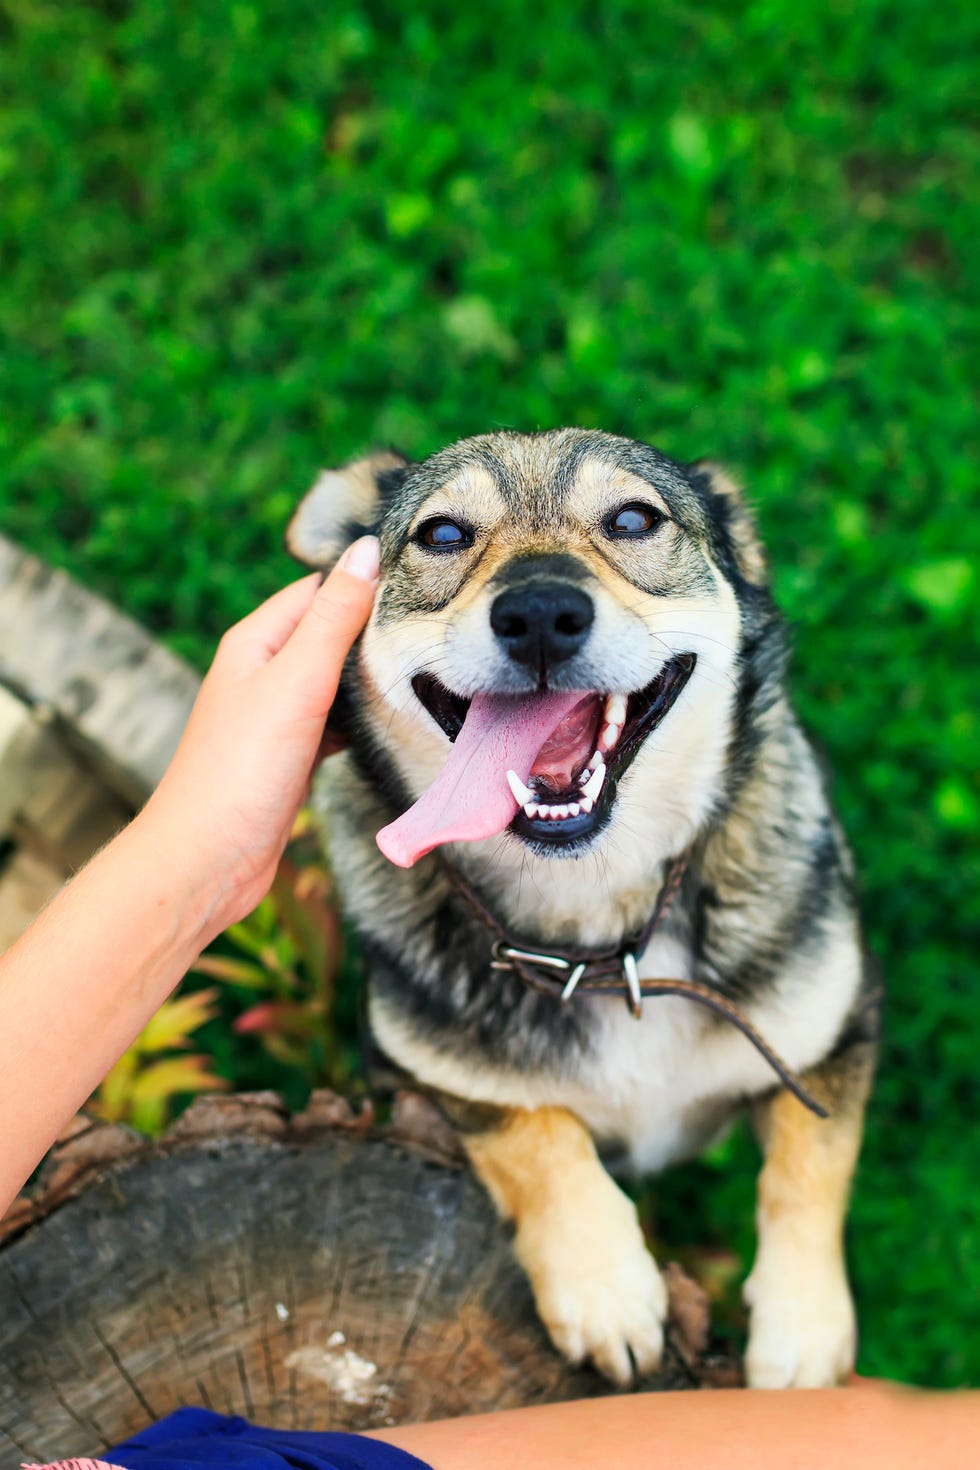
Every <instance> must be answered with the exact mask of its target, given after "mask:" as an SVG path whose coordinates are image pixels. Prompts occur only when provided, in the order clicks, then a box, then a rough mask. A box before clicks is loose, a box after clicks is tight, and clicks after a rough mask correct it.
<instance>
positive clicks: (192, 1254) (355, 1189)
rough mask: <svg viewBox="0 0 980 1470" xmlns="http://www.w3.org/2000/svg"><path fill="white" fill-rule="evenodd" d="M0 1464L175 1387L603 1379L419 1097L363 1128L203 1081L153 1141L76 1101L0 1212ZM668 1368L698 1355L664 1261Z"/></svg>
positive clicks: (690, 1289) (405, 1386)
mask: <svg viewBox="0 0 980 1470" xmlns="http://www.w3.org/2000/svg"><path fill="white" fill-rule="evenodd" d="M0 1234H2V1235H5V1237H6V1239H5V1241H4V1243H3V1245H2V1247H0V1364H2V1369H0V1463H2V1464H4V1465H7V1464H17V1463H19V1461H20V1460H23V1459H31V1458H35V1459H40V1460H44V1459H49V1458H54V1457H57V1456H67V1455H82V1454H94V1453H98V1452H99V1451H101V1450H104V1449H105V1448H106V1447H108V1446H109V1445H111V1444H113V1443H114V1442H117V1441H119V1440H120V1439H122V1438H124V1437H125V1436H127V1435H129V1434H132V1433H133V1432H135V1431H136V1430H137V1429H139V1428H140V1427H142V1426H144V1425H145V1424H147V1423H149V1422H151V1421H152V1420H153V1419H155V1418H159V1417H161V1416H163V1415H165V1414H167V1413H169V1412H170V1411H171V1410H173V1409H174V1408H176V1407H178V1406H179V1405H181V1404H202V1405H204V1406H210V1407H213V1408H214V1409H217V1410H218V1411H220V1412H222V1413H243V1414H246V1415H247V1416H249V1417H251V1418H253V1419H255V1420H257V1421H258V1422H260V1423H265V1424H272V1425H276V1426H291V1427H296V1428H321V1429H322V1428H330V1427H335V1428H366V1427H371V1426H379V1425H385V1424H393V1423H404V1422H409V1421H418V1420H425V1419H433V1418H441V1417H445V1416H449V1415H457V1414H471V1413H479V1412H484V1411H487V1410H492V1409H494V1408H504V1407H516V1406H518V1405H526V1404H534V1403H542V1402H546V1401H553V1400H558V1399H567V1398H573V1397H588V1396H594V1395H597V1394H603V1393H607V1392H609V1391H610V1390H609V1386H608V1385H607V1384H606V1383H604V1382H603V1380H601V1379H600V1378H599V1377H598V1376H597V1375H596V1374H595V1373H593V1372H592V1371H591V1370H590V1369H588V1368H573V1367H571V1366H569V1365H568V1364H566V1363H565V1362H563V1361H562V1359H561V1358H560V1357H559V1356H558V1355H557V1354H556V1353H555V1351H554V1350H553V1348H552V1347H551V1345H550V1343H549V1342H548V1340H547V1337H546V1336H545V1333H544V1331H543V1329H542V1327H541V1326H540V1324H539V1322H538V1320H537V1318H536V1316H535V1312H534V1307H533V1303H532V1301H531V1296H530V1291H529V1289H528V1285H527V1282H526V1280H525V1278H524V1275H523V1273H522V1271H521V1270H520V1268H519V1267H518V1266H517V1263H516V1261H515V1260H514V1257H513V1254H512V1252H511V1250H510V1246H509V1242H508V1238H507V1233H506V1231H505V1229H504V1228H503V1227H502V1226H501V1225H500V1224H499V1222H498V1221H497V1220H496V1218H495V1215H494V1211H493V1208H492V1206H491V1204H490V1202H489V1200H488V1199H487V1197H486V1195H485V1194H484V1192H483V1191H482V1189H481V1188H480V1187H479V1186H478V1184H477V1183H476V1181H475V1180H474V1179H473V1178H472V1177H471V1175H470V1174H469V1172H468V1170H466V1169H465V1168H464V1167H463V1166H462V1164H461V1162H460V1158H459V1153H458V1148H457V1146H456V1144H455V1142H454V1139H453V1137H452V1135H451V1133H449V1132H448V1131H447V1129H446V1127H445V1125H444V1124H443V1123H442V1122H441V1120H440V1118H439V1116H438V1115H437V1114H435V1113H434V1112H433V1110H432V1109H431V1108H430V1106H429V1105H428V1104H427V1103H425V1102H423V1101H422V1100H421V1099H419V1098H415V1097H412V1096H408V1097H404V1098H402V1099H401V1101H400V1104H399V1106H398V1107H397V1108H396V1111H395V1117H394V1120H393V1123H392V1124H391V1125H390V1126H389V1127H388V1128H387V1129H385V1130H379V1129H377V1128H375V1127H374V1126H373V1124H372V1122H371V1119H370V1115H369V1114H368V1115H364V1116H362V1117H355V1116H353V1115H352V1114H351V1112H350V1110H349V1108H348V1107H347V1105H346V1104H345V1103H344V1102H342V1100H341V1099H339V1098H336V1097H334V1096H333V1095H332V1094H325V1093H317V1094H314V1097H313V1100H312V1102H311V1105H310V1107H309V1108H308V1109H307V1111H306V1112H305V1113H303V1114H300V1115H299V1116H297V1117H295V1118H292V1119H289V1118H287V1117H286V1115H285V1113H284V1111H283V1108H282V1106H281V1103H280V1102H279V1100H278V1099H277V1098H275V1097H274V1096H272V1095H270V1094H255V1095H253V1096H251V1097H244V1098H241V1097H240V1098H222V1099H215V1098H209V1099H204V1100H201V1101H200V1102H199V1103H197V1104H196V1105H195V1106H194V1107H193V1108H192V1109H191V1110H190V1112H189V1113H187V1114H185V1116H184V1118H183V1119H182V1120H181V1121H180V1123H179V1124H178V1125H177V1126H176V1127H175V1128H174V1129H173V1130H171V1133H170V1134H169V1135H168V1136H167V1137H166V1138H165V1139H163V1140H161V1141H160V1142H158V1143H156V1144H150V1143H147V1142H146V1141H145V1140H141V1139H139V1138H137V1137H136V1136H135V1135H133V1134H132V1133H129V1132H128V1131H127V1130H125V1129H121V1128H118V1127H108V1126H106V1125H90V1126H87V1125H85V1124H84V1123H81V1122H79V1121H78V1120H76V1123H75V1125H74V1126H73V1129H72V1134H71V1136H70V1137H68V1138H67V1139H66V1140H65V1142H64V1143H63V1144H62V1146H61V1148H60V1149H59V1150H56V1151H55V1154H54V1155H53V1156H52V1158H51V1159H50V1160H49V1163H48V1165H47V1168H46V1172H45V1175H44V1176H43V1178H42V1182H41V1185H40V1187H39V1189H38V1190H37V1191H36V1192H35V1195H34V1197H33V1198H32V1199H23V1200H22V1201H20V1202H19V1203H18V1204H17V1205H15V1207H14V1209H13V1211H12V1212H11V1213H10V1214H9V1215H8V1217H7V1219H6V1220H5V1221H4V1222H3V1226H2V1227H0ZM668 1280H669V1283H670V1287H671V1302H672V1322H671V1325H670V1328H669V1334H668V1350H667V1353H666V1356H665V1363H664V1368H663V1371H662V1373H661V1375H660V1377H659V1378H658V1379H657V1380H656V1382H651V1383H648V1384H645V1385H644V1386H645V1387H651V1388H656V1387H659V1388H663V1387H673V1388H676V1387H695V1386H704V1385H706V1384H710V1383H716V1382H717V1383H723V1382H727V1383H730V1382H733V1381H737V1374H736V1373H735V1370H734V1369H733V1367H732V1365H731V1364H730V1363H723V1362H720V1361H718V1360H714V1359H711V1358H710V1357H708V1356H707V1355H706V1343H707V1330H708V1320H707V1306H706V1302H705V1299H704V1297H703V1294H701V1292H700V1290H699V1288H697V1287H695V1286H694V1284H693V1283H692V1282H690V1281H689V1280H688V1279H687V1278H686V1277H684V1276H683V1274H682V1273H681V1272H680V1271H679V1270H678V1269H677V1268H669V1274H668Z"/></svg>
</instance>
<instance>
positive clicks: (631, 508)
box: [602, 500, 666, 537]
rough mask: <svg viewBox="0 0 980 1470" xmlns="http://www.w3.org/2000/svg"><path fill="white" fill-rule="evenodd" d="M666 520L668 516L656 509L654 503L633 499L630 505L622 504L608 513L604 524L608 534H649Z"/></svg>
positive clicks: (623, 535) (627, 535)
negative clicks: (649, 503) (644, 502)
mask: <svg viewBox="0 0 980 1470" xmlns="http://www.w3.org/2000/svg"><path fill="white" fill-rule="evenodd" d="M665 520H666V516H664V515H662V514H661V513H660V511H659V510H654V508H653V506H652V505H644V504H643V502H642V501H641V500H631V501H630V502H629V504H628V505H621V506H620V507H619V509H618V510H614V511H612V512H611V513H610V514H609V515H607V516H606V519H605V520H604V521H603V523H602V524H603V528H604V530H605V532H606V535H607V536H621V537H629V536H648V535H649V534H650V532H651V531H655V530H656V529H657V527H658V526H659V525H660V524H661V523H662V522H663V521H665Z"/></svg>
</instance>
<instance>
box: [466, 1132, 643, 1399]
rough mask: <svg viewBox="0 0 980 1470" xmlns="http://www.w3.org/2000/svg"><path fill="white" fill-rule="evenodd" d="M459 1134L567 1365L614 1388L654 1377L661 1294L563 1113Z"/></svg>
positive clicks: (612, 1195) (584, 1137)
mask: <svg viewBox="0 0 980 1470" xmlns="http://www.w3.org/2000/svg"><path fill="white" fill-rule="evenodd" d="M499 1118H500V1121H499V1123H498V1124H496V1126H493V1127H492V1128H490V1129H488V1130H487V1131H484V1132H480V1133H470V1134H467V1135H464V1138H463V1142H464V1144H465V1146H466V1150H467V1152H468V1154H469V1156H470V1159H471V1161H472V1163H473V1167H474V1169H475V1170H476V1172H477V1174H478V1175H479V1177H480V1179H481V1180H482V1181H483V1183H484V1184H485V1186H486V1188H487V1189H488V1191H489V1193H490V1195H491V1197H492V1198H493V1200H494V1203H495V1204H496V1206H497V1208H498V1210H499V1211H500V1213H501V1215H503V1216H504V1218H505V1219H510V1220H513V1221H514V1225H515V1231H516V1233H515V1237H514V1248H515V1250H516V1252H517V1256H518V1259H519V1260H520V1262H521V1265H522V1266H523V1267H524V1269H525V1271H526V1272H527V1274H528V1276H529V1278H530V1281H531V1286H532V1288H533V1290H534V1299H535V1302H536V1303H537V1308H538V1312H539V1314H540V1317H541V1320H542V1322H543V1323H544V1325H545V1327H546V1328H547V1329H548V1332H549V1334H550V1336H551V1340H552V1342H553V1343H554V1344H555V1346H556V1347H557V1348H558V1350H559V1352H561V1353H564V1355H565V1356H566V1357H567V1358H569V1359H570V1360H571V1361H572V1362H576V1363H577V1362H580V1361H581V1360H582V1359H584V1358H587V1357H588V1358H591V1359H592V1361H593V1363H594V1364H595V1366H596V1367H597V1368H598V1369H599V1371H600V1372H601V1373H604V1374H605V1376H606V1377H607V1378H610V1379H612V1381H613V1382H614V1383H618V1384H622V1385H624V1386H625V1385H628V1384H630V1383H631V1382H632V1380H633V1372H634V1365H635V1368H636V1371H637V1372H639V1373H640V1374H644V1373H649V1372H652V1371H653V1370H654V1369H655V1368H656V1367H657V1366H658V1365H659V1363H660V1356H661V1352H662V1350H663V1322H664V1318H665V1316H666V1313H667V1293H666V1290H665V1288H664V1284H663V1281H662V1279H661V1276H660V1272H659V1271H658V1270H657V1266H656V1263H655V1261H654V1260H653V1257H652V1256H651V1255H650V1253H649V1251H648V1250H647V1248H646V1245H645V1244H644V1241H643V1235H642V1232H641V1230H640V1225H639V1221H638V1220H637V1217H636V1208H635V1206H634V1205H633V1203H632V1201H631V1200H629V1199H628V1198H627V1197H626V1195H625V1194H623V1192H622V1190H621V1189H620V1188H619V1187H618V1186H617V1185H616V1184H615V1183H614V1182H613V1180H612V1179H611V1178H610V1177H609V1175H608V1174H607V1173H606V1171H605V1169H604V1168H603V1167H602V1164H601V1163H600V1162H599V1157H598V1155H597V1154H596V1150H595V1145H594V1144H593V1142H592V1139H591V1137H590V1135H589V1133H588V1131H587V1130H586V1128H585V1127H584V1126H583V1125H582V1124H581V1123H580V1122H579V1120H578V1119H577V1118H576V1117H575V1116H574V1115H573V1114H572V1113H569V1112H567V1111H566V1110H565V1109H564V1108H537V1109H534V1110H533V1111H525V1110H523V1109H514V1110H506V1111H501V1113H500V1114H499Z"/></svg>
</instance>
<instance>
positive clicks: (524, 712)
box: [377, 692, 583, 868]
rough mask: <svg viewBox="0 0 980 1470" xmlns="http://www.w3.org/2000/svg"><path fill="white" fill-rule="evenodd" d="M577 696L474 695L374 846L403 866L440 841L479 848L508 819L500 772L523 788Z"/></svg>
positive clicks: (511, 812) (511, 804) (510, 802)
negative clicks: (438, 756)
mask: <svg viewBox="0 0 980 1470" xmlns="http://www.w3.org/2000/svg"><path fill="white" fill-rule="evenodd" d="M582 698H583V695H582V694H581V693H574V692H572V693H554V694H548V693H545V694H529V695H510V694H477V695H475V696H474V698H473V701H472V703H471V704H470V707H469V709H468V710H467V712H466V719H465V720H464V722H463V728H462V730H460V732H459V734H458V735H457V737H456V743H455V744H454V745H453V748H452V750H451V751H450V752H449V758H448V760H447V761H446V764H445V765H444V766H443V768H442V770H441V771H440V772H439V775H438V776H437V777H436V779H435V780H434V781H433V783H432V785H431V786H430V787H429V789H428V790H427V791H424V792H423V793H422V795H421V796H420V797H419V799H418V801H417V802H416V803H415V805H414V806H412V807H409V809H408V811H407V812H406V813H405V814H404V816H401V817H399V818H398V820H397V821H396V822H392V823H391V824H390V825H389V826H387V827H382V829H381V831H380V832H379V833H378V839H377V840H378V846H379V847H380V849H381V851H382V852H383V853H384V855H385V857H386V858H389V859H390V861H391V862H393V863H397V864H398V866H399V867H400V868H410V867H411V866H412V864H413V863H416V862H418V860H419V858H420V857H424V856H425V854H426V853H427V852H431V851H432V849H433V848H434V847H438V846H439V844H440V843H442V842H478V841H479V840H480V838H481V837H493V836H495V835H496V833H498V832H502V831H503V830H504V828H505V827H507V826H508V825H509V824H510V823H511V822H512V821H513V819H514V816H515V814H516V812H517V800H516V798H515V796H514V794H513V792H512V791H511V789H510V787H509V786H508V785H507V772H508V771H516V772H517V774H518V776H520V778H521V780H522V781H524V782H526V781H527V778H528V776H529V775H530V773H531V766H532V765H533V764H534V758H535V756H536V755H537V753H538V751H539V750H540V749H541V747H542V745H543V744H544V743H545V741H546V740H547V739H548V736H549V735H550V734H551V733H552V731H553V730H554V729H555V728H556V726H558V725H560V724H561V722H562V720H563V719H564V718H565V716H566V715H567V714H568V713H569V711H570V710H572V709H574V707H575V705H576V704H579V703H580V702H581V700H582Z"/></svg>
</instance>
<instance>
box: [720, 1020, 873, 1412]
mask: <svg viewBox="0 0 980 1470" xmlns="http://www.w3.org/2000/svg"><path fill="white" fill-rule="evenodd" d="M871 1074H872V1056H871V1051H870V1048H867V1047H864V1046H855V1047H853V1048H851V1049H850V1050H849V1051H848V1052H847V1053H846V1054H845V1055H844V1056H842V1057H839V1058H835V1059H834V1060H833V1061H832V1062H828V1063H826V1064H825V1065H824V1066H823V1067H822V1068H818V1069H816V1070H815V1071H814V1072H812V1073H810V1074H809V1076H808V1079H807V1080H808V1082H809V1083H810V1085H811V1086H812V1088H813V1090H814V1092H815V1093H816V1095H817V1096H818V1097H820V1098H821V1100H822V1101H824V1102H825V1103H826V1105H827V1106H828V1107H829V1108H830V1109H831V1115H830V1117H829V1118H817V1117H815V1116H814V1114H812V1113H810V1112H808V1111H807V1109H806V1108H804V1107H803V1105H802V1103H800V1102H798V1101H797V1099H796V1098H795V1097H793V1096H792V1094H790V1093H788V1092H786V1091H780V1092H777V1093H776V1094H775V1095H774V1096H773V1097H772V1098H770V1099H767V1100H766V1101H764V1102H761V1103H759V1104H757V1106H756V1109H755V1121H756V1125H757V1128H758V1130H759V1135H760V1140H761V1142H762V1146H763V1150H764V1153H765V1163H764V1165H763V1169H762V1173H761V1174H760V1176H759V1185H758V1197H757V1216H756V1220H757V1227H758V1249H757V1253H756V1259H755V1265H754V1267H753V1269H752V1274H751V1276H750V1277H749V1279H748V1281H747V1282H746V1283H745V1300H746V1302H748V1304H749V1306H750V1307H751V1319H750V1328H749V1346H748V1352H747V1354H746V1360H745V1370H746V1378H747V1380H748V1384H749V1387H751V1388H791V1387H792V1388H827V1387H830V1386H832V1385H834V1384H836V1383H841V1382H842V1381H843V1380H844V1379H845V1378H846V1377H847V1375H848V1373H849V1372H850V1370H851V1368H852V1367H853V1366H854V1356H855V1349H856V1326H855V1319H854V1305H853V1302H852V1300H851V1292H850V1288H849V1287H848V1284H847V1271H846V1267H845V1263H844V1217H845V1214H846V1211H847V1201H848V1195H849V1192H850V1185H851V1178H852V1176H853V1173H854V1166H855V1164H856V1163H857V1156H858V1151H859V1149H860V1146H861V1128H862V1122H863V1117H864V1104H865V1101H866V1099H867V1095H868V1091H869V1089H870V1085H871Z"/></svg>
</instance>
